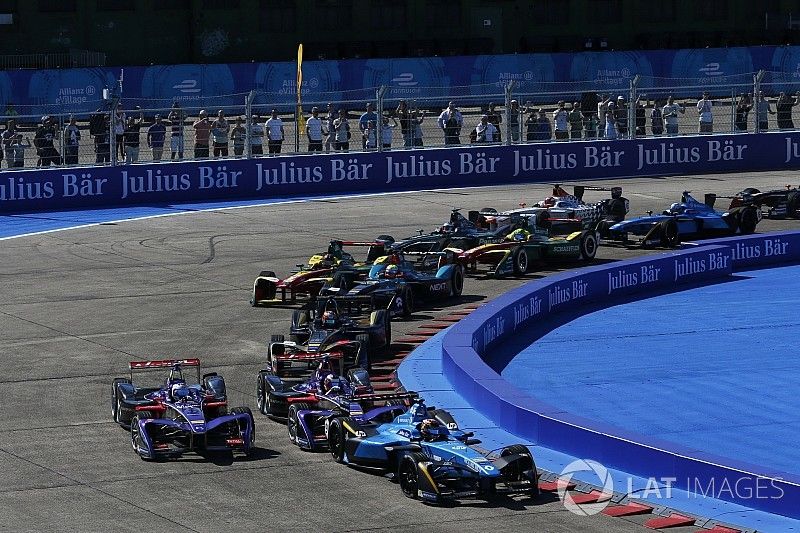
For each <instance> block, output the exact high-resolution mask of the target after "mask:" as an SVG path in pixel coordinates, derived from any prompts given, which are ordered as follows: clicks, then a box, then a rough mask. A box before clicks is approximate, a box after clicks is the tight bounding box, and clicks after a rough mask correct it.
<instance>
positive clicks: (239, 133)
mask: <svg viewBox="0 0 800 533" xmlns="http://www.w3.org/2000/svg"><path fill="white" fill-rule="evenodd" d="M246 139H247V130H245V129H244V126H243V125H242V117H236V122H234V125H233V128H231V141H233V155H235V156H236V157H241V156H242V154H244V141H245V140H246Z"/></svg>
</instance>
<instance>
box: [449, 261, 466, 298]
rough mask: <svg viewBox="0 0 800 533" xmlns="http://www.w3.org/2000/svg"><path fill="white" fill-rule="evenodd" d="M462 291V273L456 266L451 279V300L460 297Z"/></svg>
mask: <svg viewBox="0 0 800 533" xmlns="http://www.w3.org/2000/svg"><path fill="white" fill-rule="evenodd" d="M463 291H464V273H463V272H462V271H461V267H459V266H456V268H454V269H453V277H452V288H451V289H450V296H451V297H452V298H458V297H459V296H461V293H462V292H463Z"/></svg>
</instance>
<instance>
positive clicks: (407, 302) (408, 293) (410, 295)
mask: <svg viewBox="0 0 800 533" xmlns="http://www.w3.org/2000/svg"><path fill="white" fill-rule="evenodd" d="M400 298H402V299H403V302H402V303H403V307H402V314H403V318H405V319H409V318H411V313H413V312H414V291H412V290H411V287H403V290H402V291H401V292H400Z"/></svg>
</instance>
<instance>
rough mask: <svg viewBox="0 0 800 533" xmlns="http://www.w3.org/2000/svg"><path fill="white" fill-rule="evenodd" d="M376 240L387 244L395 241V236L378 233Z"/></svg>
mask: <svg viewBox="0 0 800 533" xmlns="http://www.w3.org/2000/svg"><path fill="white" fill-rule="evenodd" d="M375 240H376V241H383V242H385V243H387V244H392V243H393V242H394V237H392V236H391V235H378V238H377V239H375Z"/></svg>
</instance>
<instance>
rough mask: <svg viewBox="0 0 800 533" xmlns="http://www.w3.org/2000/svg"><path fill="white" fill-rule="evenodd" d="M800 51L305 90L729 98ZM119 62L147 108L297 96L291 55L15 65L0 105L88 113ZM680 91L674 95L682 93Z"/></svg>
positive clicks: (366, 81)
mask: <svg viewBox="0 0 800 533" xmlns="http://www.w3.org/2000/svg"><path fill="white" fill-rule="evenodd" d="M798 58H800V47H797V46H786V47H771V46H764V47H752V48H711V49H700V50H695V49H691V50H649V51H620V52H613V51H607V52H581V53H575V54H567V53H557V54H515V55H483V56H456V57H429V58H399V59H369V60H365V59H348V60H341V61H306V62H304V63H303V68H304V71H305V76H304V80H303V88H302V90H303V99H304V101H305V102H307V103H312V102H315V103H319V102H327V101H332V100H333V101H336V100H339V101H358V100H364V99H373V98H374V97H375V94H374V93H375V88H376V87H378V86H380V85H386V86H388V87H389V93H388V97H389V98H390V99H397V98H407V99H417V100H423V99H429V100H433V99H436V102H435V103H436V104H439V103H442V102H444V101H446V100H447V99H448V98H450V97H456V96H474V97H481V98H483V97H487V96H489V95H492V96H495V97H496V96H497V95H501V94H502V93H503V86H504V85H505V84H506V83H508V82H509V81H511V80H514V81H516V82H517V89H518V91H519V92H520V93H521V94H532V93H554V92H557V91H559V90H562V92H563V89H564V88H567V87H568V88H569V90H570V91H578V92H580V91H584V90H594V91H600V92H604V91H618V90H624V89H626V88H627V87H628V86H629V83H630V80H631V79H632V78H633V77H634V76H635V75H637V74H639V75H641V76H642V80H641V87H642V88H657V87H660V86H665V87H670V86H680V87H683V89H681V90H680V91H683V92H685V93H686V94H685V96H691V97H696V96H698V94H697V93H698V90H697V89H698V88H699V87H704V88H709V90H710V91H711V92H712V93H713V94H717V95H719V96H727V95H730V93H731V90H730V88H728V85H730V84H734V85H736V84H748V83H751V82H752V78H751V76H750V74H752V73H753V72H755V71H758V70H760V69H764V70H767V71H776V72H775V74H774V75H772V74H770V75H768V76H767V77H765V79H764V83H765V87H772V86H771V85H769V84H771V83H774V84H777V85H775V88H776V89H780V90H787V89H786V88H787V87H789V84H790V83H795V82H797V81H798V78H797V76H798V68H799V67H798V66H799V65H800V59H798ZM123 70H124V76H123V84H122V85H123V95H122V96H123V99H124V104H125V105H129V106H133V105H140V106H141V107H143V108H150V109H153V108H158V107H165V106H169V105H171V103H172V102H173V101H176V100H180V101H183V102H184V103H186V104H187V105H185V106H184V107H189V106H190V104H191V103H195V104H196V105H197V106H205V105H212V103H213V104H217V105H241V104H243V101H244V100H243V96H244V95H245V94H247V93H248V92H250V91H251V90H254V89H255V90H257V91H259V92H261V93H263V95H262V96H261V97H260V99H259V100H258V101H257V104H258V105H278V106H284V107H282V108H283V109H288V107H285V106H289V105H290V104H291V103H292V102H293V99H292V96H293V95H294V94H295V89H294V87H293V86H294V84H295V83H296V81H295V80H296V78H295V64H294V62H292V61H285V62H272V63H252V64H250V63H241V64H230V65H170V66H163V65H156V66H150V67H126V68H124V69H121V68H119V67H106V68H84V69H63V70H40V71H36V70H15V71H6V72H0V111H2V110H3V109H5V106H7V104H8V103H13V104H14V105H15V106H16V107H17V111H18V112H19V113H21V114H43V113H45V112H47V113H57V112H80V113H86V112H90V111H93V110H95V109H97V108H98V107H99V106H100V104H101V101H102V100H101V95H102V90H103V89H104V88H108V89H112V88H114V87H115V86H116V80H118V79H119V78H120V75H121V73H122V71H123ZM554 83H556V84H561V87H562V88H561V89H559V88H558V87H559V86H554V85H553V84H554ZM680 91H677V92H676V96H682V95H683V94H682V93H681V92H680ZM736 92H742V91H741V90H737V91H736ZM791 92H794V90H792V91H791ZM439 100H441V102H440V101H439ZM432 103H434V102H432Z"/></svg>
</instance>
